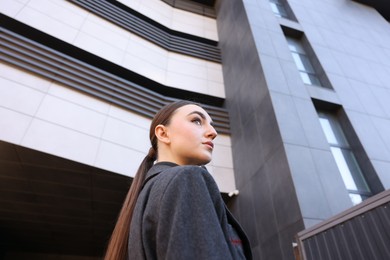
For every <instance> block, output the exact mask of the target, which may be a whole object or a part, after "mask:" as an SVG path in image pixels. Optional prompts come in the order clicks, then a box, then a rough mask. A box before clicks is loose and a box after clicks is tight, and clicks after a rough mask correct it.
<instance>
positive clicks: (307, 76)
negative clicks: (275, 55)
mask: <svg viewBox="0 0 390 260" xmlns="http://www.w3.org/2000/svg"><path fill="white" fill-rule="evenodd" d="M286 39H287V43H288V47H289V49H290V51H291V54H292V56H293V59H294V62H295V64H296V65H297V68H298V70H299V73H300V75H301V78H302V80H303V82H304V83H305V84H308V85H317V86H322V84H321V82H320V80H319V78H318V76H317V74H316V72H315V70H314V68H313V65H312V63H311V62H310V60H309V57H308V55H307V54H306V51H305V49H304V47H303V44H302V42H301V41H300V40H298V39H295V38H292V37H288V36H287V37H286Z"/></svg>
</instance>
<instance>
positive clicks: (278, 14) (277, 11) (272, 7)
mask: <svg viewBox="0 0 390 260" xmlns="http://www.w3.org/2000/svg"><path fill="white" fill-rule="evenodd" d="M270 5H271V9H272V12H274V14H276V15H277V16H281V14H280V13H279V9H278V7H277V6H276V4H275V3H272V2H270Z"/></svg>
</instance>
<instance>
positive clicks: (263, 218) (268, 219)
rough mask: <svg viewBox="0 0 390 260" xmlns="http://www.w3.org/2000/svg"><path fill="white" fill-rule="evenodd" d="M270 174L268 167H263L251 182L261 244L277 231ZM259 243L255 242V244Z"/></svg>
mask: <svg viewBox="0 0 390 260" xmlns="http://www.w3.org/2000/svg"><path fill="white" fill-rule="evenodd" d="M268 175H269V173H266V168H265V167H262V168H261V169H259V170H258V172H257V173H256V174H255V175H254V176H253V178H252V181H251V182H250V183H251V185H252V192H253V193H252V196H253V207H254V210H255V221H256V229H257V237H258V242H259V244H263V243H265V242H266V241H267V240H269V239H271V238H272V236H274V235H275V234H276V232H277V223H276V216H275V211H274V210H273V207H274V202H273V200H272V197H271V196H269V195H270V194H271V190H270V183H269V180H268ZM257 245H258V244H254V245H253V246H257Z"/></svg>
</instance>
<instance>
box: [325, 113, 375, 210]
mask: <svg viewBox="0 0 390 260" xmlns="http://www.w3.org/2000/svg"><path fill="white" fill-rule="evenodd" d="M318 116H319V120H320V124H321V127H322V130H323V131H324V133H325V136H326V140H327V141H328V143H329V145H330V150H331V152H332V155H333V157H334V159H335V161H336V164H337V167H338V168H339V171H340V173H341V177H342V179H343V181H344V184H345V187H346V188H347V190H348V193H349V197H350V198H351V200H352V203H353V204H354V205H356V204H359V203H360V202H362V201H363V200H365V199H366V198H368V197H370V196H371V195H372V193H371V191H370V188H369V186H368V184H367V182H366V180H365V178H364V176H363V173H362V171H361V169H360V167H359V165H358V163H357V161H356V158H355V155H354V153H353V151H352V149H351V147H350V145H349V143H348V141H347V139H346V138H345V135H344V132H343V130H342V128H341V126H340V124H339V121H338V119H337V117H336V116H335V115H334V114H332V113H328V112H318Z"/></svg>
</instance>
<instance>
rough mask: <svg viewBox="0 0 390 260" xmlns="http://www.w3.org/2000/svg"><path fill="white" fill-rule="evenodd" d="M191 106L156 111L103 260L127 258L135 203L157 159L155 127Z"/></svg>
mask: <svg viewBox="0 0 390 260" xmlns="http://www.w3.org/2000/svg"><path fill="white" fill-rule="evenodd" d="M191 104H194V105H197V104H196V103H194V102H191V101H185V100H181V101H176V102H173V103H170V104H168V105H166V106H164V107H163V108H161V109H160V111H158V112H157V114H156V115H155V116H154V118H153V120H152V123H151V124H150V130H149V139H150V143H151V145H152V147H151V148H150V149H149V152H148V154H147V155H146V156H145V158H144V160H143V161H142V162H141V165H140V166H139V168H138V170H137V173H136V175H135V177H134V179H133V182H132V184H131V186H130V189H129V191H128V193H127V196H126V198H125V201H124V203H123V206H122V209H121V211H120V212H119V216H118V220H117V222H116V225H115V228H114V231H113V232H112V235H111V239H110V241H109V243H108V246H107V250H106V254H105V257H104V260H125V259H126V257H127V248H128V245H127V243H128V237H129V231H130V225H131V219H132V216H133V211H134V207H135V204H136V202H137V198H138V195H139V193H140V192H141V188H142V184H143V182H144V180H145V176H146V173H147V172H148V171H149V169H150V168H151V167H152V166H153V163H154V161H155V160H156V159H157V149H158V147H157V138H156V135H155V132H154V131H155V128H156V126H158V125H168V124H169V122H170V119H171V118H172V115H173V114H174V112H175V111H176V110H177V109H178V108H180V107H182V106H185V105H191Z"/></svg>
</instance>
